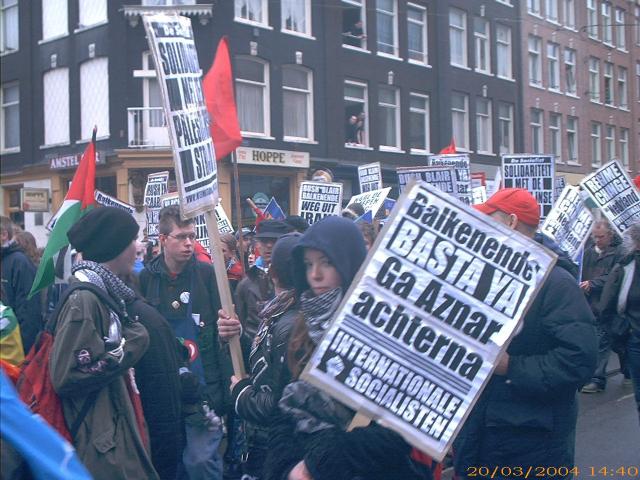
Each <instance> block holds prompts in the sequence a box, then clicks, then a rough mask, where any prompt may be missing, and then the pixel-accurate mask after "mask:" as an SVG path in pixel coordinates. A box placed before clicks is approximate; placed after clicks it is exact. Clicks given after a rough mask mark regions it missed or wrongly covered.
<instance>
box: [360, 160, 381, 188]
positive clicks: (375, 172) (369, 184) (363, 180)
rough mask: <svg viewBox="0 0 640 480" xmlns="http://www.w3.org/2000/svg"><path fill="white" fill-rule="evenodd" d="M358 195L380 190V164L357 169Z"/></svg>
mask: <svg viewBox="0 0 640 480" xmlns="http://www.w3.org/2000/svg"><path fill="white" fill-rule="evenodd" d="M358 181H359V182H360V193H365V192H371V191H372V190H380V189H381V188H382V168H381V167H380V162H376V163H367V164H366V165H360V166H359V167H358Z"/></svg>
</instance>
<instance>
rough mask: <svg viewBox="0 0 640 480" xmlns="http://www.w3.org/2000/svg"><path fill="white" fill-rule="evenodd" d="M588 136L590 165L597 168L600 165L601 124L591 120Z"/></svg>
mask: <svg viewBox="0 0 640 480" xmlns="http://www.w3.org/2000/svg"><path fill="white" fill-rule="evenodd" d="M590 138H591V166H592V167H593V168H599V167H600V166H601V165H602V124H601V123H600V122H591V135H590ZM594 147H597V148H594Z"/></svg>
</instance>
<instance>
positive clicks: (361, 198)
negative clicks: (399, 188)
mask: <svg viewBox="0 0 640 480" xmlns="http://www.w3.org/2000/svg"><path fill="white" fill-rule="evenodd" d="M390 191H391V187H387V188H382V189H380V190H372V191H370V192H367V193H361V194H359V195H354V196H353V197H351V200H349V205H351V204H352V203H359V204H360V205H362V208H364V211H365V212H368V211H369V210H371V212H372V216H374V217H375V216H376V214H377V213H378V210H380V207H382V205H383V204H384V201H385V199H386V198H387V196H388V195H389V192H390Z"/></svg>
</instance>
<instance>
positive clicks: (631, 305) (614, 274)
mask: <svg viewBox="0 0 640 480" xmlns="http://www.w3.org/2000/svg"><path fill="white" fill-rule="evenodd" d="M632 262H636V265H635V269H634V270H635V271H634V278H633V281H632V282H631V287H630V288H629V292H628V296H627V302H626V305H627V308H626V310H625V312H624V318H622V319H621V318H619V317H620V316H619V315H618V312H617V307H618V295H619V293H620V288H621V286H622V280H623V277H624V269H625V268H627V269H629V265H630V264H631V263H632ZM638 299H640V252H636V253H634V254H630V255H627V256H625V257H624V258H623V259H622V260H621V261H620V263H618V264H617V265H616V266H615V267H614V268H613V270H612V271H611V273H609V276H608V278H607V282H606V283H605V286H604V289H603V290H602V295H601V297H600V304H599V305H598V312H599V314H600V316H601V318H602V322H603V324H604V325H605V327H607V328H610V329H611V328H612V327H613V330H614V331H613V333H614V334H615V335H621V334H622V333H623V332H621V331H620V330H622V329H623V328H624V327H626V326H627V323H628V327H630V328H632V329H633V330H634V331H636V332H638V333H640V301H638Z"/></svg>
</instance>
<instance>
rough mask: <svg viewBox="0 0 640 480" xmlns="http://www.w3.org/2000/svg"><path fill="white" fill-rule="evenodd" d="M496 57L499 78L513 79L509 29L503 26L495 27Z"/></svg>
mask: <svg viewBox="0 0 640 480" xmlns="http://www.w3.org/2000/svg"><path fill="white" fill-rule="evenodd" d="M496 55H497V57H498V58H497V62H496V66H497V68H498V76H499V77H501V78H510V79H512V78H513V63H512V57H513V55H512V52H511V28H509V27H505V26H504V25H500V24H497V25H496Z"/></svg>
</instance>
